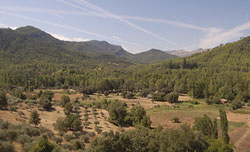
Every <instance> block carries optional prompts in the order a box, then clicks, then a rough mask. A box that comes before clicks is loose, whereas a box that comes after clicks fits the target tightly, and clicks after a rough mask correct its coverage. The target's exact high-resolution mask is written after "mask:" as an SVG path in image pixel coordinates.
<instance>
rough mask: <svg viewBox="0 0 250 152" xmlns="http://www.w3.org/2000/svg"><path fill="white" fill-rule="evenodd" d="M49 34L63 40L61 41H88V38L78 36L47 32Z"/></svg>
mask: <svg viewBox="0 0 250 152" xmlns="http://www.w3.org/2000/svg"><path fill="white" fill-rule="evenodd" d="M49 34H50V35H52V36H53V37H55V38H57V39H59V40H63V41H75V42H84V41H89V39H84V38H80V37H73V38H71V37H66V36H63V35H61V34H55V33H49Z"/></svg>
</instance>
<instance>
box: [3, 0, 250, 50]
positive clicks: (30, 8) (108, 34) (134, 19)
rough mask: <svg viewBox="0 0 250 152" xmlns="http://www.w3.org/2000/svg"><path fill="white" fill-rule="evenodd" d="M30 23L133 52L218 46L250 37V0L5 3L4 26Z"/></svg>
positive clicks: (53, 32)
mask: <svg viewBox="0 0 250 152" xmlns="http://www.w3.org/2000/svg"><path fill="white" fill-rule="evenodd" d="M26 25H32V26H35V27H38V28H40V29H42V30H44V31H46V32H48V33H50V34H51V35H53V36H55V37H56V38H59V39H62V40H69V41H87V40H105V41H108V42H110V43H112V44H117V45H121V46H123V47H124V48H125V49H126V50H127V51H129V52H132V53H137V52H142V51H146V50H149V49H151V48H156V49H161V50H164V51H165V50H175V49H186V50H193V49H198V48H212V47H215V46H217V45H219V44H221V43H227V42H232V41H236V40H238V39H240V37H245V36H248V35H250V1H249V0H209V1H205V0H157V1H153V0H126V1H125V0H105V1H104V0H102V1H101V0H22V1H20V0H7V1H0V27H11V28H16V27H21V26H26Z"/></svg>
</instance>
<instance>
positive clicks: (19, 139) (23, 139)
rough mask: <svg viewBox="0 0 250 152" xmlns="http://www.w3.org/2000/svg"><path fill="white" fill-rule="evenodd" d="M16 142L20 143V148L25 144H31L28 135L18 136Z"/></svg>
mask: <svg viewBox="0 0 250 152" xmlns="http://www.w3.org/2000/svg"><path fill="white" fill-rule="evenodd" d="M17 142H18V143H20V144H21V145H22V146H24V144H25V143H30V142H32V139H31V137H30V136H28V135H20V136H18V137H17Z"/></svg>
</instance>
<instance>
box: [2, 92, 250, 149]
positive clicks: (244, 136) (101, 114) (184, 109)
mask: <svg viewBox="0 0 250 152" xmlns="http://www.w3.org/2000/svg"><path fill="white" fill-rule="evenodd" d="M52 91H53V92H54V97H53V100H54V101H55V102H60V99H61V97H62V96H63V95H68V96H69V97H70V99H71V101H74V100H75V99H76V98H77V99H79V101H80V102H81V103H91V102H95V101H97V100H101V99H104V98H106V97H105V96H104V95H97V94H95V95H91V96H90V98H88V99H86V100H82V95H81V94H79V93H75V94H67V92H65V91H64V90H52ZM71 91H72V92H74V90H71ZM36 92H37V91H36ZM107 99H110V100H115V99H118V100H122V101H125V102H126V103H127V105H128V108H131V107H132V106H133V105H141V106H142V107H144V108H145V109H146V111H147V114H148V115H149V116H150V119H151V121H152V127H157V126H158V125H162V126H163V127H164V128H173V129H174V128H178V127H179V126H180V125H182V124H184V123H187V124H188V125H190V126H193V123H194V120H195V117H201V116H203V115H204V114H206V115H208V116H209V117H210V118H212V119H213V118H217V119H218V118H219V112H218V109H219V108H225V109H229V108H228V107H227V106H225V105H219V106H218V105H217V106H214V105H206V103H205V102H204V101H202V100H198V102H199V103H200V104H192V103H190V102H189V101H190V100H193V99H192V98H191V97H189V96H187V95H182V96H180V97H179V101H181V102H179V103H176V104H170V103H168V102H152V101H151V99H148V98H141V97H140V98H137V99H124V98H122V97H121V96H118V95H116V94H111V95H109V96H108V97H107ZM18 107H19V108H18V111H20V110H22V111H23V112H24V116H22V117H20V116H19V115H18V112H10V111H0V118H1V119H3V120H6V121H8V122H10V123H13V124H24V123H28V122H29V116H30V113H31V111H33V110H38V113H39V115H40V118H41V124H40V125H41V126H43V127H45V128H47V129H49V130H51V131H53V132H54V133H55V134H57V133H58V132H57V131H56V130H54V126H53V124H54V123H55V122H56V120H57V118H59V117H62V118H64V117H65V115H64V112H63V108H62V107H60V106H57V105H55V106H53V107H54V110H52V111H44V110H41V109H39V108H37V107H36V106H29V105H27V104H25V103H19V105H18ZM88 110H89V116H88V117H89V120H88V121H89V126H88V127H87V128H85V127H83V130H84V131H85V132H95V134H96V135H98V133H97V132H96V131H95V129H94V128H95V124H94V122H95V121H99V124H98V126H99V127H100V128H101V130H102V132H108V131H110V130H114V131H121V128H119V127H118V126H115V125H113V124H112V123H110V122H109V121H108V117H109V114H108V112H107V111H106V110H104V109H97V111H96V112H97V115H96V116H94V114H93V113H94V111H93V109H92V108H88ZM244 110H245V111H246V110H248V108H244ZM227 111H228V112H227V118H228V121H229V134H230V138H231V141H232V143H234V144H235V146H236V149H235V150H236V151H237V152H243V151H246V150H249V149H250V144H249V142H250V114H242V113H232V112H230V111H229V110H227ZM80 115H81V119H82V122H83V119H84V108H83V107H81V108H80ZM174 117H178V118H179V120H180V123H173V121H172V119H173V118H174ZM218 122H219V121H218ZM123 129H125V130H128V129H133V127H129V128H123ZM14 145H15V147H16V149H17V150H18V151H20V149H21V148H20V145H19V144H14Z"/></svg>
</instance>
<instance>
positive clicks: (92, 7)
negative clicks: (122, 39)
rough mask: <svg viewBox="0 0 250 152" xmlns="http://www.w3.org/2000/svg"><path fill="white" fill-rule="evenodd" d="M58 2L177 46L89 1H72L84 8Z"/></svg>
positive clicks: (60, 0) (62, 0) (61, 0)
mask: <svg viewBox="0 0 250 152" xmlns="http://www.w3.org/2000/svg"><path fill="white" fill-rule="evenodd" d="M57 1H59V2H61V3H64V4H67V5H69V6H72V7H75V8H79V9H82V10H86V8H88V9H90V10H92V11H91V12H93V11H95V12H96V14H98V15H99V16H100V15H103V16H105V17H106V18H108V19H110V20H113V21H114V20H115V21H119V22H121V23H124V24H126V25H129V26H130V27H133V28H135V29H137V30H139V31H141V32H144V33H146V34H148V35H150V36H153V37H156V38H158V39H161V40H163V41H166V42H168V43H169V44H171V45H173V46H176V44H175V43H173V42H171V41H169V40H168V39H166V38H164V37H161V36H160V35H157V34H155V33H153V32H150V31H148V30H146V29H144V28H143V27H140V26H138V25H136V24H134V23H132V22H130V21H128V20H127V19H125V18H123V17H121V16H119V15H116V14H114V13H111V12H109V11H107V10H105V9H103V8H101V7H99V6H96V5H94V4H92V3H89V2H87V1H85V0H77V1H76V0H72V1H73V2H75V3H78V4H79V5H81V6H83V7H80V6H77V5H74V4H72V3H68V2H65V1H64V0H57Z"/></svg>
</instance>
